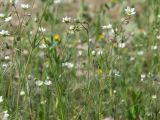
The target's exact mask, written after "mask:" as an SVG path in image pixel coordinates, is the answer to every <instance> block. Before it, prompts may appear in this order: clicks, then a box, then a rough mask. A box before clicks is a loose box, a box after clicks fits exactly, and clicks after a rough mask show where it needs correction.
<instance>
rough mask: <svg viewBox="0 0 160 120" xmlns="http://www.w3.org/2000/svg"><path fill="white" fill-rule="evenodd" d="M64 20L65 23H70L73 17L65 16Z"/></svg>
mask: <svg viewBox="0 0 160 120" xmlns="http://www.w3.org/2000/svg"><path fill="white" fill-rule="evenodd" d="M62 22H64V23H70V22H71V17H67V16H66V17H64V18H63V19H62Z"/></svg>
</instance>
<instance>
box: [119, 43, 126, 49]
mask: <svg viewBox="0 0 160 120" xmlns="http://www.w3.org/2000/svg"><path fill="white" fill-rule="evenodd" d="M125 46H126V44H125V43H119V44H118V47H119V48H124V47H125Z"/></svg>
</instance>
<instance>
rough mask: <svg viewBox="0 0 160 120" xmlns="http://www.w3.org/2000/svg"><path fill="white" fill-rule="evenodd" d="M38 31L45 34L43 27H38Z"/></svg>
mask: <svg viewBox="0 0 160 120" xmlns="http://www.w3.org/2000/svg"><path fill="white" fill-rule="evenodd" d="M38 30H39V31H40V32H43V33H44V32H46V28H43V27H39V28H38Z"/></svg>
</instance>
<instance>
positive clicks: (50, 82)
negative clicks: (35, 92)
mask: <svg viewBox="0 0 160 120" xmlns="http://www.w3.org/2000/svg"><path fill="white" fill-rule="evenodd" d="M44 84H45V85H47V86H49V85H51V84H52V81H50V80H46V81H44Z"/></svg>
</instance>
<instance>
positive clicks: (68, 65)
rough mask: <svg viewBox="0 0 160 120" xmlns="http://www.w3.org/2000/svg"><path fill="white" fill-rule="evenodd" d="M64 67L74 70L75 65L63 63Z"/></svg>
mask: <svg viewBox="0 0 160 120" xmlns="http://www.w3.org/2000/svg"><path fill="white" fill-rule="evenodd" d="M62 66H64V67H68V68H73V67H74V64H73V63H69V62H65V63H62Z"/></svg>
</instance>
